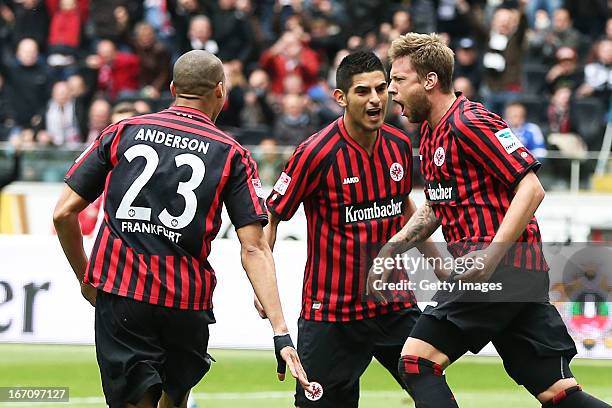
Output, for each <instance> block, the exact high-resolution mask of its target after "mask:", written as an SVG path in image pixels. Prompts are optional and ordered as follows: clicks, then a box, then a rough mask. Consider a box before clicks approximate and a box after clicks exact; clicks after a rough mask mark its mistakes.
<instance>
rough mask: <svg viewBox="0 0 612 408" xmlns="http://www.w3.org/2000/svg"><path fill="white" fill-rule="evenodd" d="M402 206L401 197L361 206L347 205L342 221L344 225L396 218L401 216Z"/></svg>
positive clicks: (402, 199)
mask: <svg viewBox="0 0 612 408" xmlns="http://www.w3.org/2000/svg"><path fill="white" fill-rule="evenodd" d="M403 206H404V197H402V196H398V197H391V198H387V199H384V200H376V201H370V202H367V203H362V204H355V205H351V204H349V205H346V206H345V207H344V220H345V223H346V224H352V223H354V222H363V221H370V220H376V219H381V218H389V217H397V216H400V215H402V213H403Z"/></svg>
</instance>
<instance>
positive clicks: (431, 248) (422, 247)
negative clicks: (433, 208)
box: [400, 197, 450, 280]
mask: <svg viewBox="0 0 612 408" xmlns="http://www.w3.org/2000/svg"><path fill="white" fill-rule="evenodd" d="M426 204H427V205H428V204H429V202H427V203H426ZM405 208H406V209H405V211H404V219H405V220H406V223H407V222H409V221H410V219H411V218H412V216H413V215H414V214H415V213H416V212H417V206H416V204H415V203H414V201H412V199H411V198H410V197H408V199H407V200H406V207H405ZM404 225H406V224H404ZM436 228H437V227H436ZM434 231H435V229H434ZM432 233H433V231H432ZM429 235H431V234H429ZM416 247H417V248H418V250H419V252H421V253H422V254H423V256H424V257H425V258H427V259H429V260H430V262H433V263H434V266H436V268H435V270H434V272H435V274H436V276H437V277H438V279H440V280H446V278H448V275H449V274H450V272H449V271H445V270H441V269H438V268H437V266H439V265H444V262H435V261H434V260H435V259H441V258H442V254H441V253H440V251H439V250H438V247H437V246H436V244H435V243H434V242H433V241H432V240H431V238H427V239H426V240H425V241H424V242H421V243H417V244H416ZM400 249H401V248H400ZM404 252H405V251H404Z"/></svg>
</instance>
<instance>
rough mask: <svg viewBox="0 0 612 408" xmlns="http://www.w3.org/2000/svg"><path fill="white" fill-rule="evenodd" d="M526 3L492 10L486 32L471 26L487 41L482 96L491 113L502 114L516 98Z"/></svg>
mask: <svg viewBox="0 0 612 408" xmlns="http://www.w3.org/2000/svg"><path fill="white" fill-rule="evenodd" d="M526 1H527V0H520V1H519V8H518V9H508V8H503V7H500V8H498V9H497V10H495V12H494V14H493V18H492V21H491V27H490V29H488V28H487V27H485V26H483V25H482V24H478V25H476V26H475V28H478V29H479V31H480V35H481V37H484V38H486V39H487V40H486V44H487V45H486V51H485V53H484V55H483V67H484V74H483V77H484V78H483V87H482V96H483V98H484V102H485V105H487V108H488V109H490V110H492V111H493V112H495V113H501V112H503V110H504V107H505V105H506V104H507V103H510V102H513V101H515V100H516V99H517V98H518V97H519V95H520V90H521V75H522V62H523V55H524V48H525V47H524V43H525V33H526V31H527V17H526V16H525V13H524V7H525V3H526Z"/></svg>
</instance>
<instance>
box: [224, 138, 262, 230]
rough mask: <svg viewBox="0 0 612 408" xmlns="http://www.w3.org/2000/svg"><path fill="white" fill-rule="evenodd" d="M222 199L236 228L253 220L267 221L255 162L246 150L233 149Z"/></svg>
mask: <svg viewBox="0 0 612 408" xmlns="http://www.w3.org/2000/svg"><path fill="white" fill-rule="evenodd" d="M230 160H232V163H231V170H230V171H231V173H230V176H229V180H228V183H227V185H226V187H225V191H224V192H223V197H224V198H223V201H224V203H225V207H226V208H227V212H228V214H229V217H230V219H231V220H232V224H234V227H235V228H236V229H238V228H241V227H244V226H245V225H248V224H252V223H254V222H260V223H261V224H262V225H266V224H267V223H268V212H267V211H266V203H265V200H264V197H265V196H264V193H263V189H262V185H261V181H260V180H259V175H258V173H257V164H256V163H255V161H254V160H253V159H252V158H251V155H250V153H249V152H248V150H243V151H238V150H235V151H234V154H233V157H232V158H231V159H230Z"/></svg>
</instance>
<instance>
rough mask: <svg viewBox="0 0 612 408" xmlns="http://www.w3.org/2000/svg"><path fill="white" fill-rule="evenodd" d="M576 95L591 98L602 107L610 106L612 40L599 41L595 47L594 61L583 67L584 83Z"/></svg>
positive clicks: (611, 91)
mask: <svg viewBox="0 0 612 408" xmlns="http://www.w3.org/2000/svg"><path fill="white" fill-rule="evenodd" d="M576 94H577V95H578V96H580V97H585V96H593V97H596V98H598V99H599V100H600V101H601V103H602V104H603V106H606V107H609V106H610V97H612V40H608V39H604V40H601V41H600V42H599V43H598V44H597V45H596V46H595V61H594V62H592V63H590V64H587V65H586V66H585V67H584V83H583V84H582V85H581V86H580V87H579V88H578V90H577V91H576Z"/></svg>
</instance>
